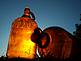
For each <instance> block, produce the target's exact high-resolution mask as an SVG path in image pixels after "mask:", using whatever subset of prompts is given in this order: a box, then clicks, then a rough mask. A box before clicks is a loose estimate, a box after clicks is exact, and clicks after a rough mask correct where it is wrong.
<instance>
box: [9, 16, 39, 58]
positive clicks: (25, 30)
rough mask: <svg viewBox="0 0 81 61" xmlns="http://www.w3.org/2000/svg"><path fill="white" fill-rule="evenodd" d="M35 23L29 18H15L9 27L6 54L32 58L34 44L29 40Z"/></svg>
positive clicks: (34, 53) (34, 51)
mask: <svg viewBox="0 0 81 61" xmlns="http://www.w3.org/2000/svg"><path fill="white" fill-rule="evenodd" d="M36 27H37V23H36V22H35V21H34V20H33V19H31V18H25V17H21V18H17V19H16V20H15V21H14V22H13V23H12V27H11V33H10V38H9V44H8V49H7V56H8V57H9V58H12V57H21V58H27V59H34V58H35V56H36V44H35V43H34V42H32V41H31V34H32V33H33V32H34V29H35V28H36Z"/></svg>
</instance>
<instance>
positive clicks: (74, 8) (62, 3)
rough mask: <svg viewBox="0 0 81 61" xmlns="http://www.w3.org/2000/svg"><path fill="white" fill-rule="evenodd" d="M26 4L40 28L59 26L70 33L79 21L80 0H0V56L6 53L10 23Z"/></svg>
mask: <svg viewBox="0 0 81 61" xmlns="http://www.w3.org/2000/svg"><path fill="white" fill-rule="evenodd" d="M27 5H29V6H30V9H31V11H32V12H33V13H34V14H35V16H36V22H37V23H38V26H39V27H40V28H41V29H45V28H47V27H50V26H59V27H62V28H64V29H66V30H67V31H68V32H70V33H72V32H73V31H74V30H75V24H76V23H81V22H80V21H79V20H80V13H81V0H0V56H2V55H5V53H6V49H7V45H8V39H9V34H10V27H11V23H12V22H13V21H14V20H15V19H16V18H17V17H20V16H22V14H23V10H24V8H25V7H26V6H27Z"/></svg>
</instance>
